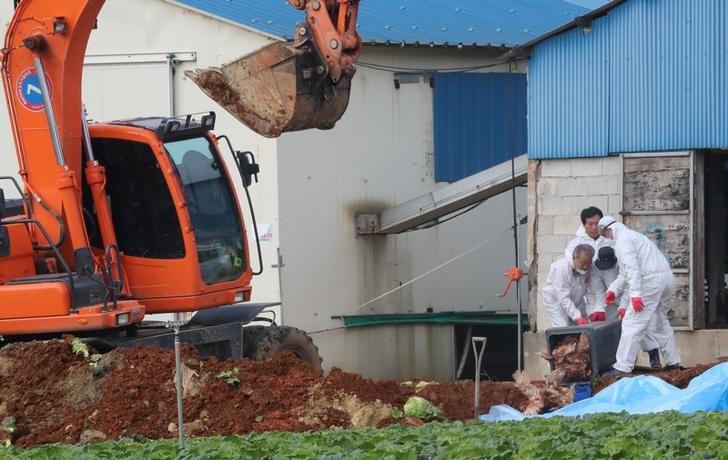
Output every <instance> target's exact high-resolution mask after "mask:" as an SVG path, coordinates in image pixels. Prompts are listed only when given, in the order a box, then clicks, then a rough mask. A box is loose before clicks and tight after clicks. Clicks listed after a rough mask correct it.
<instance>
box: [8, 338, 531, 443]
mask: <svg viewBox="0 0 728 460" xmlns="http://www.w3.org/2000/svg"><path fill="white" fill-rule="evenodd" d="M92 351H93V350H92ZM182 355H183V371H182V380H183V387H184V391H183V393H184V417H185V422H186V423H185V431H186V433H187V434H188V435H190V436H213V435H228V434H245V433H249V432H253V431H255V432H261V431H274V430H285V431H311V430H320V429H327V428H330V427H343V428H349V427H364V426H385V425H388V424H392V423H402V419H401V418H397V415H398V413H399V412H401V410H402V407H403V405H404V403H405V402H406V401H407V398H408V397H409V396H412V395H414V394H418V395H419V396H422V397H424V398H426V399H429V400H430V401H432V402H433V403H435V404H438V405H441V406H442V408H443V409H444V411H445V416H446V417H447V419H448V420H467V419H471V418H472V417H473V409H472V401H473V390H474V387H473V382H470V381H465V382H458V383H452V382H445V383H433V384H428V385H424V386H423V385H421V386H420V388H414V387H410V386H400V384H399V383H398V382H395V381H387V380H384V381H372V380H368V379H365V378H363V377H362V376H360V375H358V374H353V373H349V372H344V371H342V370H341V369H336V368H334V369H332V370H331V372H330V373H329V375H327V376H322V375H320V374H318V373H317V372H315V371H313V370H312V369H311V368H309V367H308V366H307V365H306V364H305V363H303V362H302V361H299V360H298V359H297V358H296V357H295V356H294V355H293V354H281V355H277V356H276V357H275V358H274V359H273V360H270V361H264V362H257V361H250V360H247V359H243V360H228V361H218V360H216V359H214V358H211V359H201V358H200V357H199V355H197V353H196V351H195V350H194V349H193V348H191V347H183V353H182ZM493 404H510V405H511V406H513V407H515V408H517V409H520V410H523V409H525V407H526V405H527V398H526V396H525V395H524V394H523V392H522V391H520V390H519V389H518V388H517V387H516V386H515V384H514V383H508V382H499V383H493V382H483V383H481V411H482V412H487V411H488V410H489V408H490V406H491V405H493ZM6 418H9V419H11V418H14V423H15V433H14V434H13V435H12V442H13V443H14V444H16V445H18V446H20V447H28V446H32V445H36V444H43V443H52V442H63V443H71V444H75V443H79V442H89V441H95V440H103V439H117V438H120V437H130V438H134V439H138V440H144V439H156V438H173V437H176V436H177V424H176V423H177V405H176V393H175V384H174V353H173V352H171V351H167V350H160V349H156V348H151V347H138V348H132V349H117V350H114V351H112V352H110V353H108V354H106V355H104V356H103V357H102V358H101V359H100V360H98V361H96V362H93V360H91V359H88V358H84V357H83V356H81V355H75V354H74V353H73V352H72V349H71V345H70V343H69V341H63V340H52V341H43V342H29V343H16V344H9V345H7V346H5V347H3V348H1V349H0V420H4V419H6Z"/></svg>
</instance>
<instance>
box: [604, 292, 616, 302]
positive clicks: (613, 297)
mask: <svg viewBox="0 0 728 460" xmlns="http://www.w3.org/2000/svg"><path fill="white" fill-rule="evenodd" d="M604 300H606V301H607V305H614V304H615V303H617V294H615V293H614V292H612V291H607V295H605V296H604Z"/></svg>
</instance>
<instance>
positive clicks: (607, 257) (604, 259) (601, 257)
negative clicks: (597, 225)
mask: <svg viewBox="0 0 728 460" xmlns="http://www.w3.org/2000/svg"><path fill="white" fill-rule="evenodd" d="M594 265H596V266H597V268H598V269H599V270H609V269H610V268H614V266H615V265H617V255H616V254H615V253H614V248H613V247H611V246H604V247H602V248H599V253H598V254H597V261H596V262H594Z"/></svg>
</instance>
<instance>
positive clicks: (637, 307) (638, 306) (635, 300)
mask: <svg viewBox="0 0 728 460" xmlns="http://www.w3.org/2000/svg"><path fill="white" fill-rule="evenodd" d="M632 308H634V311H636V312H637V313H639V312H641V311H642V310H643V309H644V308H645V304H644V303H642V297H632Z"/></svg>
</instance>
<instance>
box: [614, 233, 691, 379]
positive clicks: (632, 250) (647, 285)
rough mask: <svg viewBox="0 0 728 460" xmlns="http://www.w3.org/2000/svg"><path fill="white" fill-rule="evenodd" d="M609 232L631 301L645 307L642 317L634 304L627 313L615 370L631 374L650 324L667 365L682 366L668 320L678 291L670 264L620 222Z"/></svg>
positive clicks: (646, 240)
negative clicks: (668, 313) (641, 303)
mask: <svg viewBox="0 0 728 460" xmlns="http://www.w3.org/2000/svg"><path fill="white" fill-rule="evenodd" d="M609 228H610V229H612V237H613V238H614V241H615V252H616V254H617V263H618V264H619V272H620V278H622V280H623V281H624V283H625V285H626V287H627V291H626V292H627V293H628V295H629V297H630V298H634V297H640V298H641V299H642V302H643V303H644V309H643V310H642V311H641V312H639V313H638V312H636V311H634V309H633V308H632V306H631V304H630V308H628V309H627V313H626V315H625V316H624V320H622V338H621V339H620V341H619V348H618V349H617V362H616V363H615V364H614V368H615V369H617V370H620V371H622V372H631V371H632V368H633V367H634V363H635V360H636V359H637V353H638V352H639V350H640V342H642V340H643V339H644V337H645V333H646V332H647V329H648V326H650V321H653V323H652V325H651V327H650V328H651V334H652V336H653V338H654V339H655V340H656V341H657V343H658V345H659V348H660V351H662V354H663V357H664V360H665V364H666V365H668V366H669V365H675V364H679V363H680V355H679V354H678V351H677V347H676V346H675V335H674V333H673V330H672V327H671V326H670V322H669V321H668V319H667V311H668V307H669V305H670V302H671V301H672V293H673V290H674V288H675V278H674V276H673V274H672V270H671V269H670V264H669V263H668V261H667V259H666V258H665V256H664V255H663V254H662V253H661V252H660V250H659V249H658V248H657V246H655V243H653V242H652V241H650V239H649V238H647V237H646V236H645V235H643V234H641V233H639V232H635V231H633V230H630V229H629V228H627V227H626V226H625V225H623V224H621V223H619V222H616V223H614V224H612V225H610V226H609ZM618 281H619V279H618ZM618 281H617V282H618ZM613 284H614V283H613Z"/></svg>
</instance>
